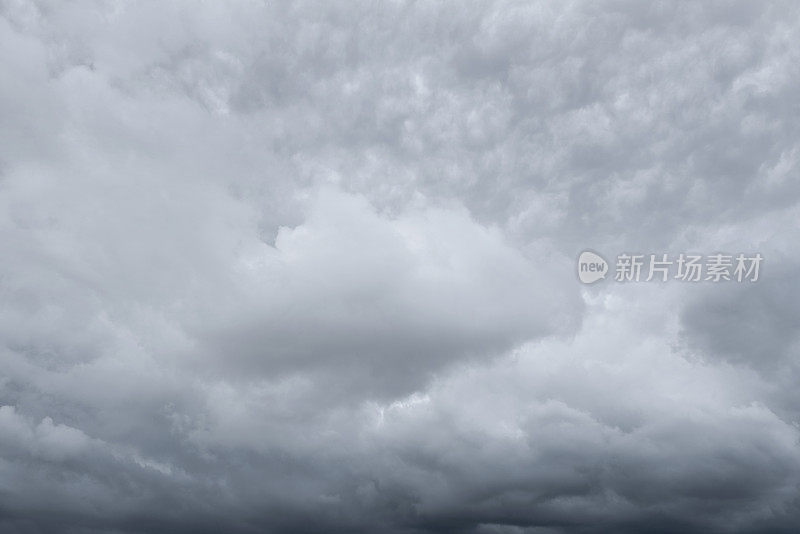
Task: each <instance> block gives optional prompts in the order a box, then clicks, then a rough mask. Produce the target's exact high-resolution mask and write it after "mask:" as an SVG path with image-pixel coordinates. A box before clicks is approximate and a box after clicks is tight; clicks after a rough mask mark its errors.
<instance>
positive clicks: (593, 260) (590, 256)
mask: <svg viewBox="0 0 800 534" xmlns="http://www.w3.org/2000/svg"><path fill="white" fill-rule="evenodd" d="M607 272H608V262H607V261H606V260H604V259H603V257H602V256H600V255H599V254H595V253H594V252H592V251H590V250H584V251H583V252H581V255H580V256H578V278H579V279H580V281H581V282H583V283H584V284H593V283H595V282H597V281H598V280H600V279H603V278H605V277H606V273H607Z"/></svg>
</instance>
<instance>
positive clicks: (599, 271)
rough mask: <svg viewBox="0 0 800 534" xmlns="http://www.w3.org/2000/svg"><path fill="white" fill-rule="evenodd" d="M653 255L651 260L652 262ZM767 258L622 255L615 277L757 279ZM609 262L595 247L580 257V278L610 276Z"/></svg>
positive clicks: (590, 280) (623, 279)
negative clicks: (594, 250) (607, 274)
mask: <svg viewBox="0 0 800 534" xmlns="http://www.w3.org/2000/svg"><path fill="white" fill-rule="evenodd" d="M648 257H649V261H648ZM763 260H764V257H763V256H762V255H761V254H759V253H755V254H744V253H739V254H737V255H734V254H723V253H715V254H710V255H707V256H703V255H701V254H679V255H677V257H676V256H675V255H673V256H670V255H669V254H627V253H625V254H619V255H618V256H617V263H616V268H615V270H614V280H615V281H617V282H639V281H642V280H644V281H645V282H650V281H651V280H655V281H657V282H667V281H669V280H680V281H681V282H747V281H749V282H757V281H758V279H759V275H760V273H759V270H760V268H761V262H762V261H763ZM606 273H608V262H606V260H605V259H603V257H602V256H600V255H599V254H597V253H596V252H592V251H591V250H584V251H583V252H581V255H580V256H578V278H579V279H580V281H581V282H583V283H584V284H593V283H595V282H597V281H598V280H601V279H603V278H605V277H606Z"/></svg>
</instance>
